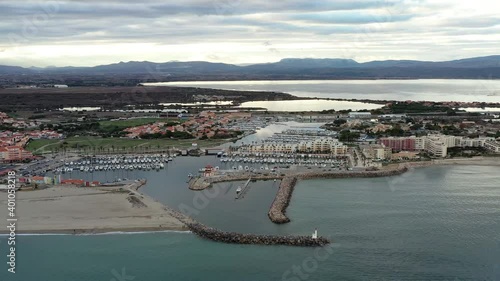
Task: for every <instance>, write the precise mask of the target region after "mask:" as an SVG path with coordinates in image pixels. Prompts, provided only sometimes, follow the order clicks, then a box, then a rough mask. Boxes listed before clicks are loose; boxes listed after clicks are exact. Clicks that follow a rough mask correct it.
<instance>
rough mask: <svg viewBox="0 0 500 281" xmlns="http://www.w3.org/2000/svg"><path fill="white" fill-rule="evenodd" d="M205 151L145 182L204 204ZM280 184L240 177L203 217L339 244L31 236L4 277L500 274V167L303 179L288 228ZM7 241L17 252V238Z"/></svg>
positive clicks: (164, 195)
mask: <svg viewBox="0 0 500 281" xmlns="http://www.w3.org/2000/svg"><path fill="white" fill-rule="evenodd" d="M196 159H197V160H196V161H193V160H195V158H177V159H176V160H175V161H174V163H173V165H172V164H169V165H170V166H169V168H168V170H166V171H163V172H158V173H157V172H144V173H145V174H144V176H148V178H149V179H150V180H149V182H148V185H147V187H146V188H145V189H144V190H143V191H144V192H146V193H148V194H149V195H151V196H154V197H155V198H157V199H158V200H159V201H161V202H164V203H166V204H169V205H171V206H172V207H178V206H179V205H180V203H179V202H182V203H185V204H186V205H191V206H195V204H196V203H194V202H195V201H194V200H195V199H194V198H195V193H194V192H190V191H188V190H187V188H186V185H185V182H184V180H183V179H181V178H183V175H184V174H186V173H187V171H188V170H190V169H191V167H194V166H198V164H199V163H202V162H203V163H204V162H212V160H213V158H212V157H202V158H196ZM179 175H180V176H179ZM276 187H277V183H274V182H262V183H257V184H255V185H254V186H253V187H252V188H251V189H250V190H249V192H248V194H247V196H246V197H245V198H244V199H243V200H240V201H234V199H233V198H234V189H235V188H234V186H233V187H228V188H227V190H228V192H224V191H225V190H226V189H224V188H222V187H219V188H220V190H221V191H222V192H220V193H219V194H218V195H217V196H215V198H213V199H211V200H209V203H208V204H207V205H204V208H201V209H200V211H201V213H200V214H199V215H197V216H196V217H197V218H198V219H199V220H200V221H202V222H204V223H207V224H209V225H213V226H216V227H219V228H221V229H224V230H234V231H244V232H253V233H281V234H308V233H311V232H312V231H313V229H314V228H316V227H317V228H318V230H319V233H320V234H321V235H324V236H328V237H330V238H331V239H332V240H333V241H334V243H333V245H332V248H331V250H330V252H326V251H324V252H321V255H320V256H318V254H317V253H316V252H315V251H316V250H315V249H310V248H293V247H283V246H271V247H265V246H243V245H226V244H220V243H214V242H209V241H205V240H202V239H199V238H197V237H196V236H194V235H192V234H190V233H149V234H123V235H119V234H114V235H96V236H21V237H18V252H17V254H18V267H17V271H18V273H17V274H16V275H9V274H7V272H6V257H5V255H3V254H2V256H1V257H0V261H1V263H2V264H4V266H3V270H2V271H0V280H22V281H38V280H51V281H63V280H72V281H77V280H78V281H79V280H82V281H87V280H92V281H93V280H103V281H104V280H106V281H107V280H132V279H131V277H135V278H134V279H133V280H141V281H142V280H144V281H147V280H214V281H215V280H217V281H221V280H222V281H223V280H228V281H229V280H252V281H253V280H303V279H301V278H300V276H301V275H296V274H298V273H296V274H295V273H294V272H293V271H292V270H293V267H294V266H295V267H296V268H298V269H299V270H300V273H301V274H305V275H302V276H303V277H305V276H306V275H307V277H308V279H309V280H500V268H499V265H500V264H499V262H500V242H499V238H500V236H499V233H500V222H499V218H500V207H499V202H500V175H499V173H498V167H479V166H453V167H432V168H423V169H418V170H415V171H414V172H410V173H408V174H406V175H405V176H404V177H399V178H398V177H394V178H387V179H384V178H379V179H339V180H310V181H303V182H300V183H299V184H298V186H297V188H296V190H295V193H294V196H293V200H292V202H291V204H290V207H289V209H288V214H289V216H290V218H291V219H292V222H291V223H290V224H287V225H282V226H276V225H274V224H272V223H270V222H269V220H268V219H267V216H266V212H267V210H268V207H269V204H270V203H271V201H272V197H273V195H274V193H275V191H276ZM0 246H1V249H2V252H4V253H5V249H6V239H5V237H2V238H0ZM318 257H321V259H318ZM122 274H125V275H124V276H125V277H126V278H124V277H123V275H122ZM117 275H118V277H117ZM120 276H122V279H119V277H120ZM283 277H285V279H282V278H283ZM127 278H128V279H127ZM304 279H307V278H304Z"/></svg>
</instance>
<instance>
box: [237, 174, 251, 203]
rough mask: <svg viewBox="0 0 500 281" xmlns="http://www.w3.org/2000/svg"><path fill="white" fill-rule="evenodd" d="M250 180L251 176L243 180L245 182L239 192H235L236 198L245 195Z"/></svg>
mask: <svg viewBox="0 0 500 281" xmlns="http://www.w3.org/2000/svg"><path fill="white" fill-rule="evenodd" d="M251 180H252V178H249V179H248V180H247V182H245V184H244V185H243V187H242V188H241V192H240V193H238V194H236V199H240V198H243V197H244V196H245V194H246V193H247V191H248V189H249V186H250V181H251Z"/></svg>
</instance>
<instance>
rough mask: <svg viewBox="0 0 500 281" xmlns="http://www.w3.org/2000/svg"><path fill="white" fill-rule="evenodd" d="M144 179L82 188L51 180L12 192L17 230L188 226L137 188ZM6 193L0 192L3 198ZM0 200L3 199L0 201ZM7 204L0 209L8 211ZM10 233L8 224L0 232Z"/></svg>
mask: <svg viewBox="0 0 500 281" xmlns="http://www.w3.org/2000/svg"><path fill="white" fill-rule="evenodd" d="M144 184H145V181H144V180H142V181H131V182H126V183H124V184H122V185H118V186H112V187H106V186H100V187H93V188H82V187H74V186H55V187H50V188H46V189H40V190H32V191H18V192H16V218H17V219H18V220H17V222H16V225H15V226H16V234H21V235H22V234H74V235H81V234H104V233H110V232H125V233H127V232H128V233H133V232H157V231H188V228H187V226H186V225H185V224H184V223H183V222H181V221H179V220H178V219H177V218H176V217H174V216H172V214H171V213H170V212H169V211H168V210H167V209H165V207H164V205H163V204H161V203H159V202H157V201H156V200H154V199H153V198H151V197H149V196H147V195H144V194H141V193H139V192H138V191H137V189H138V188H139V187H141V186H142V185H144ZM7 195H8V194H7V193H3V192H2V193H0V202H1V203H5V202H6V200H7ZM2 205H3V204H2ZM4 212H7V209H6V208H5V209H0V213H1V214H0V215H2V216H5V217H6V216H7V214H6V213H5V214H4ZM8 233H10V231H9V229H2V230H0V234H8Z"/></svg>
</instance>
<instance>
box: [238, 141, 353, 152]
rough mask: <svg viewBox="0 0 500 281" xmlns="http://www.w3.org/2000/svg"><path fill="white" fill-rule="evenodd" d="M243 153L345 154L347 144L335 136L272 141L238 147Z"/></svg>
mask: <svg viewBox="0 0 500 281" xmlns="http://www.w3.org/2000/svg"><path fill="white" fill-rule="evenodd" d="M239 151H240V152H245V153H253V154H255V153H267V154H270V153H284V154H291V153H324V154H332V155H343V154H347V146H346V145H344V144H343V143H341V142H339V140H338V139H336V138H331V137H322V138H316V139H311V140H301V139H294V141H293V142H292V141H288V142H285V141H273V142H264V143H262V144H252V145H245V146H241V147H240V148H239Z"/></svg>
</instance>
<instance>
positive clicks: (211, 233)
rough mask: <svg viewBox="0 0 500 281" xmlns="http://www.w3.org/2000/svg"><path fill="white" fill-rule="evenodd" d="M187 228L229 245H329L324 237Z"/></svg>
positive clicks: (192, 224) (203, 227)
mask: <svg viewBox="0 0 500 281" xmlns="http://www.w3.org/2000/svg"><path fill="white" fill-rule="evenodd" d="M187 226H188V228H189V229H190V230H191V231H192V232H193V233H195V234H196V235H198V236H200V237H202V238H205V239H209V240H212V241H216V242H222V243H230V244H257V245H286V246H299V247H321V246H325V245H327V244H329V243H330V241H329V240H328V239H326V238H324V237H318V238H312V236H278V235H256V234H241V233H236V232H225V231H221V230H218V229H215V228H211V227H207V226H205V225H203V224H200V223H188V224H187Z"/></svg>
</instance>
